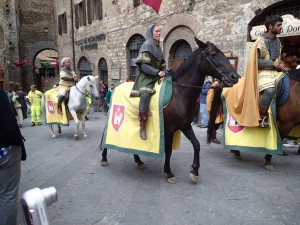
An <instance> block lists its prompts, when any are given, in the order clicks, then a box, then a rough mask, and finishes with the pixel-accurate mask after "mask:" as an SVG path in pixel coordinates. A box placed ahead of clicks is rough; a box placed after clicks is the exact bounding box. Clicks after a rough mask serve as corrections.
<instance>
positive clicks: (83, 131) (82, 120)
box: [81, 114, 87, 138]
mask: <svg viewBox="0 0 300 225" xmlns="http://www.w3.org/2000/svg"><path fill="white" fill-rule="evenodd" d="M81 126H82V134H83V137H84V138H86V137H87V134H86V131H85V116H84V115H83V114H82V115H81Z"/></svg>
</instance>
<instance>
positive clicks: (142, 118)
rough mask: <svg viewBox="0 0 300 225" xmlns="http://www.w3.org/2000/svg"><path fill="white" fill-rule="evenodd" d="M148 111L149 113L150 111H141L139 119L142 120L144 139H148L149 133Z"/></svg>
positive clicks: (141, 134) (142, 136)
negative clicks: (147, 132) (147, 133)
mask: <svg viewBox="0 0 300 225" xmlns="http://www.w3.org/2000/svg"><path fill="white" fill-rule="evenodd" d="M147 113H148V112H140V113H139V120H140V137H141V138H142V139H143V140H146V139H147V135H146V124H147Z"/></svg>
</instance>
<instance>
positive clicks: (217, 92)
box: [207, 86, 222, 144]
mask: <svg viewBox="0 0 300 225" xmlns="http://www.w3.org/2000/svg"><path fill="white" fill-rule="evenodd" d="M221 94H222V88H220V87H218V86H215V87H214V97H213V100H212V103H211V109H210V113H209V122H208V128H207V143H208V144H210V143H211V138H212V137H213V135H214V131H215V121H216V118H217V113H218V109H219V107H220V106H221V105H222V99H221Z"/></svg>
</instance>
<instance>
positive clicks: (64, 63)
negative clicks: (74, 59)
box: [57, 57, 77, 114]
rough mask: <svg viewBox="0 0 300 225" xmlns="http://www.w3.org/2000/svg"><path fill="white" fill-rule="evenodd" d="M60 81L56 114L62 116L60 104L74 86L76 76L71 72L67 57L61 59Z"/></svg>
mask: <svg viewBox="0 0 300 225" xmlns="http://www.w3.org/2000/svg"><path fill="white" fill-rule="evenodd" d="M59 76H60V81H59V85H58V87H57V92H58V96H57V97H58V103H57V112H58V113H59V114H62V106H61V104H62V102H63V101H64V99H65V97H66V93H67V92H68V91H69V90H70V88H71V87H72V86H74V85H75V82H76V81H77V76H76V74H75V72H74V71H73V70H71V59H70V58H69V57H66V58H63V59H62V60H61V69H60V71H59Z"/></svg>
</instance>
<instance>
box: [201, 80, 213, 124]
mask: <svg viewBox="0 0 300 225" xmlns="http://www.w3.org/2000/svg"><path fill="white" fill-rule="evenodd" d="M211 83H212V77H211V76H205V79H204V84H203V88H202V90H201V93H200V115H201V123H200V125H198V127H200V128H207V127H208V112H207V109H206V96H207V92H208V90H209V88H210V86H211Z"/></svg>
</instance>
